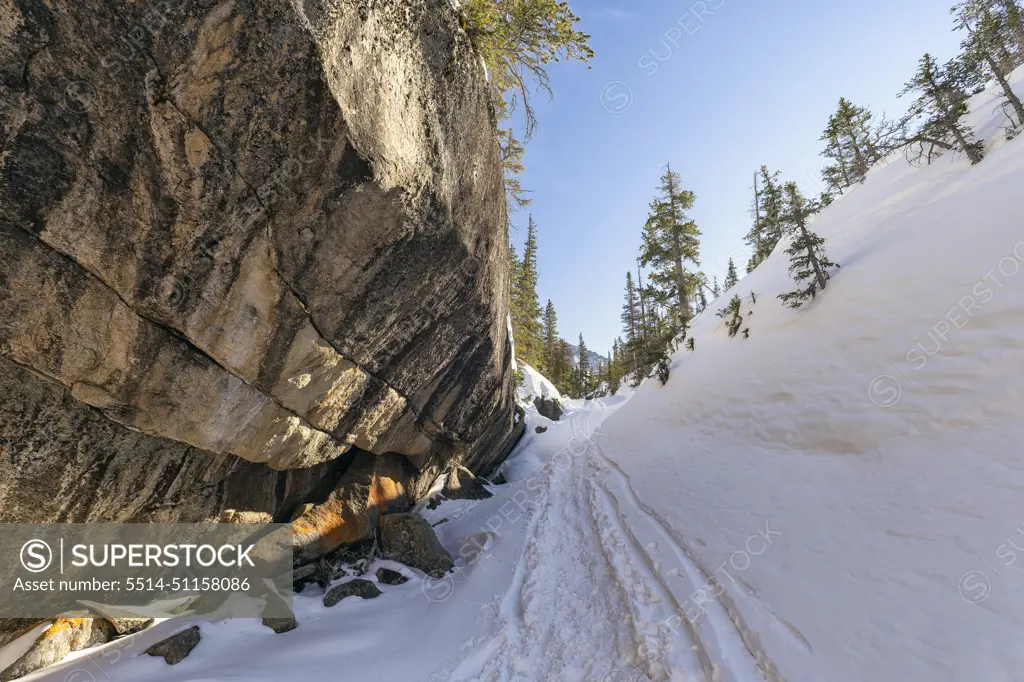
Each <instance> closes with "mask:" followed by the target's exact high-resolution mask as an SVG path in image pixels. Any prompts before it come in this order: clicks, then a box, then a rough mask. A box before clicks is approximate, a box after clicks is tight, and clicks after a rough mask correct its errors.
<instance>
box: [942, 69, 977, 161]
mask: <svg viewBox="0 0 1024 682" xmlns="http://www.w3.org/2000/svg"><path fill="white" fill-rule="evenodd" d="M929 84H930V85H931V86H932V97H934V98H935V103H936V104H937V105H938V107H939V110H941V111H942V115H943V118H945V120H946V125H947V127H948V129H949V132H951V133H953V137H955V138H956V141H957V142H959V143H960V149H961V150H963V152H964V153H965V154H967V158H969V159H970V160H971V163H972V164H978V163H981V159H982V157H981V155H980V154H978V152H976V151H975V150H974V149H973V148H972V147H971V145H970V144H969V143H968V142H967V138H966V137H964V131H962V130H960V121H959V119H956V118H954V116H953V112H952V111H951V110H950V108H949V105H947V104H946V101H945V100H944V99H942V96H941V95H940V94H939V85H938V83H936V82H935V79H934V78H932V79H931V80H930V83H929Z"/></svg>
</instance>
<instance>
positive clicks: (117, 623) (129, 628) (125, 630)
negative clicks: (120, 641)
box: [107, 618, 153, 637]
mask: <svg viewBox="0 0 1024 682" xmlns="http://www.w3.org/2000/svg"><path fill="white" fill-rule="evenodd" d="M107 622H109V623H110V624H111V625H113V626H114V630H116V631H117V635H118V637H125V636H127V635H134V634H135V633H136V632H142V631H143V630H145V629H146V628H148V627H150V626H151V625H152V624H153V619H152V618H107Z"/></svg>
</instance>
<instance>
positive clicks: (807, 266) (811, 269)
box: [779, 182, 839, 308]
mask: <svg viewBox="0 0 1024 682" xmlns="http://www.w3.org/2000/svg"><path fill="white" fill-rule="evenodd" d="M786 199H787V203H786V213H785V216H786V220H787V223H788V224H789V225H790V232H791V233H792V234H793V243H792V244H790V247H789V248H788V249H786V253H787V254H788V255H789V256H790V264H789V273H790V275H792V276H793V279H794V280H795V281H796V283H797V284H798V285H799V284H801V283H804V285H803V288H800V289H797V290H796V291H791V292H789V293H785V294H779V298H780V299H782V302H783V303H785V304H786V305H787V306H789V307H790V308H799V307H800V306H802V305H803V304H804V303H806V302H807V300H808V299H814V297H815V296H817V294H818V292H819V291H821V290H823V289H824V288H825V285H826V284H827V283H828V280H829V274H828V269H829V268H834V267H839V266H838V265H836V264H835V263H833V262H832V261H830V260H829V259H828V257H827V256H826V255H825V240H824V239H823V238H822V237H819V236H818V235H816V234H815V233H813V232H811V231H810V230H808V229H807V219H808V218H809V217H810V216H811V215H813V214H814V213H815V212H816V207H815V206H814V205H813V203H811V202H808V201H807V200H806V199H805V198H804V197H803V195H802V194H800V190H799V188H797V186H796V183H795V182H790V183H787V184H786Z"/></svg>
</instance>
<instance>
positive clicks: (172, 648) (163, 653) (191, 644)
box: [146, 625, 200, 665]
mask: <svg viewBox="0 0 1024 682" xmlns="http://www.w3.org/2000/svg"><path fill="white" fill-rule="evenodd" d="M199 639H200V636H199V626H198V625H193V626H192V627H190V628H188V629H187V630H182V631H181V632H179V633H177V634H174V635H171V636H170V637H168V638H167V639H165V640H163V641H161V642H157V643H156V644H154V645H153V646H151V647H149V648H148V649H146V653H147V654H149V655H150V656H159V657H162V658H163V659H164V661H166V662H167V665H177V664H179V663H181V662H182V661H183V660H185V657H186V656H188V655H189V653H191V652H192V650H193V649H195V648H196V645H197V644H199Z"/></svg>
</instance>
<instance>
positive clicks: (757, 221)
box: [754, 171, 761, 265]
mask: <svg viewBox="0 0 1024 682" xmlns="http://www.w3.org/2000/svg"><path fill="white" fill-rule="evenodd" d="M760 262H761V191H760V190H759V189H758V187H757V171H754V265H757V264H759V263H760Z"/></svg>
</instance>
